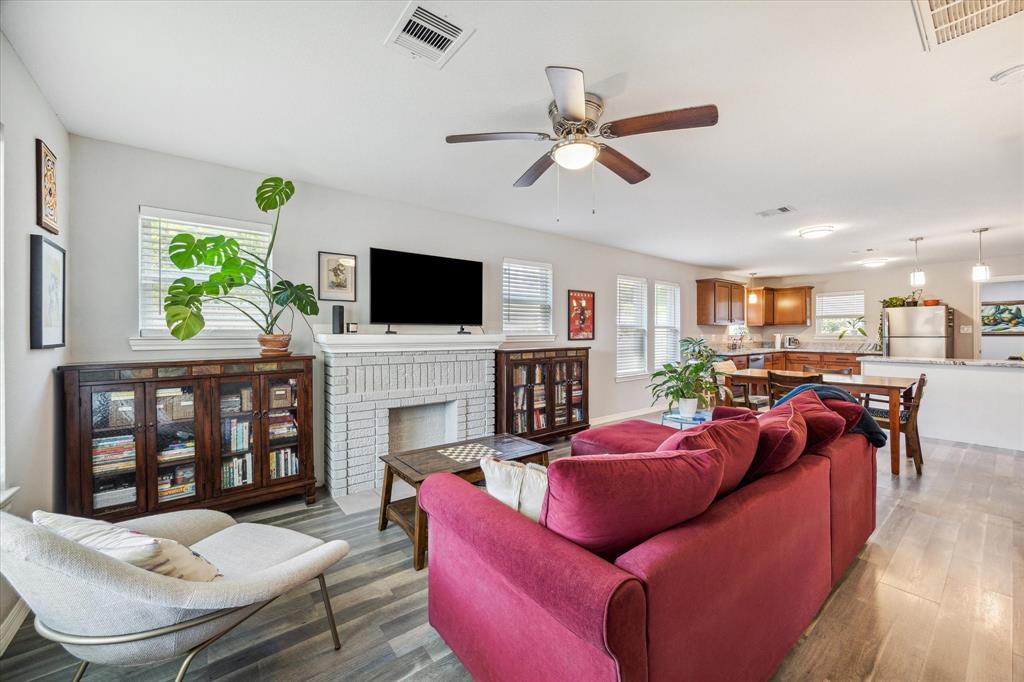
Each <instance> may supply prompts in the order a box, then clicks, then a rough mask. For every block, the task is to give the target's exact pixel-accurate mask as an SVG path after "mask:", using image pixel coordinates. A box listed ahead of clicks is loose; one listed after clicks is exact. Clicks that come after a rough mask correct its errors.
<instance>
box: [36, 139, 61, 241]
mask: <svg viewBox="0 0 1024 682" xmlns="http://www.w3.org/2000/svg"><path fill="white" fill-rule="evenodd" d="M36 224H37V225H39V227H41V228H43V229H44V230H49V231H50V232H52V233H54V234H60V230H59V229H57V228H58V225H57V157H56V156H54V155H53V152H51V151H50V148H49V147H47V146H46V143H45V142H43V141H42V140H39V139H37V140H36Z"/></svg>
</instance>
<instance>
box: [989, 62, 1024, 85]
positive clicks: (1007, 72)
mask: <svg viewBox="0 0 1024 682" xmlns="http://www.w3.org/2000/svg"><path fill="white" fill-rule="evenodd" d="M989 80H990V81H992V82H993V83H996V84H997V85H1009V84H1010V83H1021V82H1024V64H1017V65H1016V66H1011V67H1010V68H1008V69H1003V70H1002V71H1000V72H999V73H995V74H992V77H991V78H989Z"/></svg>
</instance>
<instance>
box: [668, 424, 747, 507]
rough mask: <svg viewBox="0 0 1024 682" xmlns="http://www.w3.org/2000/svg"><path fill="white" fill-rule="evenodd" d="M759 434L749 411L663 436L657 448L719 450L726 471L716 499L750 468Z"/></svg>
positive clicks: (738, 481) (733, 487)
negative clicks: (664, 437) (663, 440)
mask: <svg viewBox="0 0 1024 682" xmlns="http://www.w3.org/2000/svg"><path fill="white" fill-rule="evenodd" d="M759 435H760V428H759V427H758V422H757V417H756V416H754V413H753V412H751V411H750V410H744V411H743V412H741V413H740V414H738V415H736V416H732V417H725V418H724V419H717V420H714V421H710V422H707V423H706V424H701V425H700V426H695V427H693V428H690V429H683V430H681V431H679V432H678V433H674V434H672V435H671V436H669V437H668V438H666V439H665V442H664V443H662V444H661V445H660V446H659V447H658V451H659V452H664V451H667V450H712V449H715V450H718V451H719V452H721V453H722V456H723V457H724V458H725V473H724V474H723V475H722V484H721V485H720V486H719V488H718V494H717V495H716V498H718V497H722V496H724V495H728V494H729V493H731V492H732V491H733V490H735V489H736V488H737V487H738V486H739V484H740V482H741V481H742V480H743V477H744V476H745V475H746V474H747V470H748V469H750V463H751V462H753V461H754V454H755V453H756V452H757V440H758V436H759Z"/></svg>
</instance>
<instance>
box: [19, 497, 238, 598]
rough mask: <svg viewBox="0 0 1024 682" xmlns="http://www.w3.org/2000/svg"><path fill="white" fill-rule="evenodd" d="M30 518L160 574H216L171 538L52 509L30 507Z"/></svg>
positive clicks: (199, 578)
mask: <svg viewBox="0 0 1024 682" xmlns="http://www.w3.org/2000/svg"><path fill="white" fill-rule="evenodd" d="M32 522H33V523H34V524H36V525H37V526H42V527H43V528H46V529H48V530H51V531H53V532H54V533H57V534H58V535H61V536H63V537H65V538H67V539H68V540H73V541H74V542H77V543H78V544H80V545H83V546H85V547H88V548H89V549H94V550H96V551H97V552H102V553H103V554H106V555H107V556H109V557H112V558H114V559H117V560H119V561H124V562H125V563H128V564H131V565H132V566H138V567H139V568H143V569H145V570H147V571H153V572H154V573H159V574H160V575H166V576H169V577H171V578H180V579H182V580H191V581H193V582H210V581H212V580H214V579H216V578H218V577H219V576H220V572H219V571H218V570H217V567H216V566H214V565H213V564H211V563H210V562H209V561H207V560H206V559H204V558H203V557H201V556H200V555H199V554H197V553H196V552H193V551H192V550H191V549H189V548H188V547H186V546H184V545H182V544H180V543H177V542H175V541H174V540H168V539H166V538H154V537H150V536H149V535H146V534H144V533H139V532H138V531H134V530H131V529H129V528H123V527H121V526H115V525H114V524H112V523H108V522H106V521H101V520H99V519H84V518H80V517H78V516H67V515H65V514H54V513H52V512H44V511H34V512H32Z"/></svg>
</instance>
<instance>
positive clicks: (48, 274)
mask: <svg viewBox="0 0 1024 682" xmlns="http://www.w3.org/2000/svg"><path fill="white" fill-rule="evenodd" d="M31 239H32V244H31V251H30V256H29V257H30V259H31V263H30V268H29V277H30V279H31V284H30V287H29V289H30V291H29V299H30V311H29V323H30V325H31V330H30V343H29V347H30V348H60V347H62V346H63V345H64V293H65V291H66V288H65V284H64V275H65V272H66V269H65V266H64V249H62V248H61V247H59V246H57V244H55V243H54V242H52V241H50V240H49V239H47V238H45V237H41V236H39V235H32V236H31Z"/></svg>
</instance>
